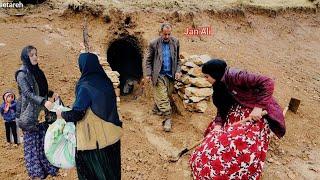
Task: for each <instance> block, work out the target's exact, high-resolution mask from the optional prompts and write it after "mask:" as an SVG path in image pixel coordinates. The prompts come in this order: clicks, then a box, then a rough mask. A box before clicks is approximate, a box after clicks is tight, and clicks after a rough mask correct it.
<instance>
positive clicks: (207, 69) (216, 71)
mask: <svg viewBox="0 0 320 180" xmlns="http://www.w3.org/2000/svg"><path fill="white" fill-rule="evenodd" d="M226 68H227V63H226V62H225V61H223V60H220V59H213V60H210V61H208V62H206V63H205V64H203V66H202V72H203V73H205V74H209V75H210V76H211V77H212V78H214V79H215V80H216V82H215V83H214V84H213V95H212V101H213V104H214V105H215V106H216V107H217V109H218V111H219V113H220V116H221V117H222V118H223V119H224V120H226V117H227V115H228V112H229V110H230V108H231V106H232V105H233V104H234V103H235V102H236V101H235V100H234V97H233V96H232V94H231V93H230V92H229V90H228V88H227V86H226V85H225V84H224V83H223V82H221V78H222V77H223V75H224V73H225V71H226Z"/></svg>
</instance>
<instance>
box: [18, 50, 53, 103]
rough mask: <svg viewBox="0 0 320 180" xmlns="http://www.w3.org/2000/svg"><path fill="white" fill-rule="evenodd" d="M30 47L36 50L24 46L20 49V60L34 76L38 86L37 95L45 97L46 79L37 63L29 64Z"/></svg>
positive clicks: (46, 92)
mask: <svg viewBox="0 0 320 180" xmlns="http://www.w3.org/2000/svg"><path fill="white" fill-rule="evenodd" d="M32 49H35V50H37V49H36V48H35V47H33V46H26V47H25V48H23V49H22V52H21V61H22V63H23V64H24V65H25V66H26V67H27V69H28V70H29V72H30V73H31V74H32V75H33V76H34V78H35V80H36V82H37V84H38V87H39V95H40V96H41V97H45V96H47V95H48V81H47V78H46V76H45V75H44V73H43V71H42V70H41V69H40V68H39V66H38V64H36V65H32V64H31V61H30V58H29V53H30V52H31V50H32Z"/></svg>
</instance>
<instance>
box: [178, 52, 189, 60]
mask: <svg viewBox="0 0 320 180" xmlns="http://www.w3.org/2000/svg"><path fill="white" fill-rule="evenodd" d="M187 56H188V54H187V53H186V52H181V53H180V55H179V57H180V59H186V58H187Z"/></svg>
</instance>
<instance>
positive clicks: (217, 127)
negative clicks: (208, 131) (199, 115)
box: [212, 124, 221, 131]
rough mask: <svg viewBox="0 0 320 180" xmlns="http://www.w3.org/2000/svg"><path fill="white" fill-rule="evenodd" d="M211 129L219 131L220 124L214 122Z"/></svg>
mask: <svg viewBox="0 0 320 180" xmlns="http://www.w3.org/2000/svg"><path fill="white" fill-rule="evenodd" d="M212 130H213V131H220V130H221V125H220V124H216V125H215V126H214V128H213V129H212Z"/></svg>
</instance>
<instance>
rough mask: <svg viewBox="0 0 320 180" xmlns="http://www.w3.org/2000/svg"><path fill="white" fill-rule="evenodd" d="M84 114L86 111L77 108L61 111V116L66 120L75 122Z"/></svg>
mask: <svg viewBox="0 0 320 180" xmlns="http://www.w3.org/2000/svg"><path fill="white" fill-rule="evenodd" d="M85 115H86V111H77V110H71V111H65V112H62V113H61V116H62V118H63V119H64V120H65V121H66V122H77V121H80V120H81V119H83V117H84V116H85Z"/></svg>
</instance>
